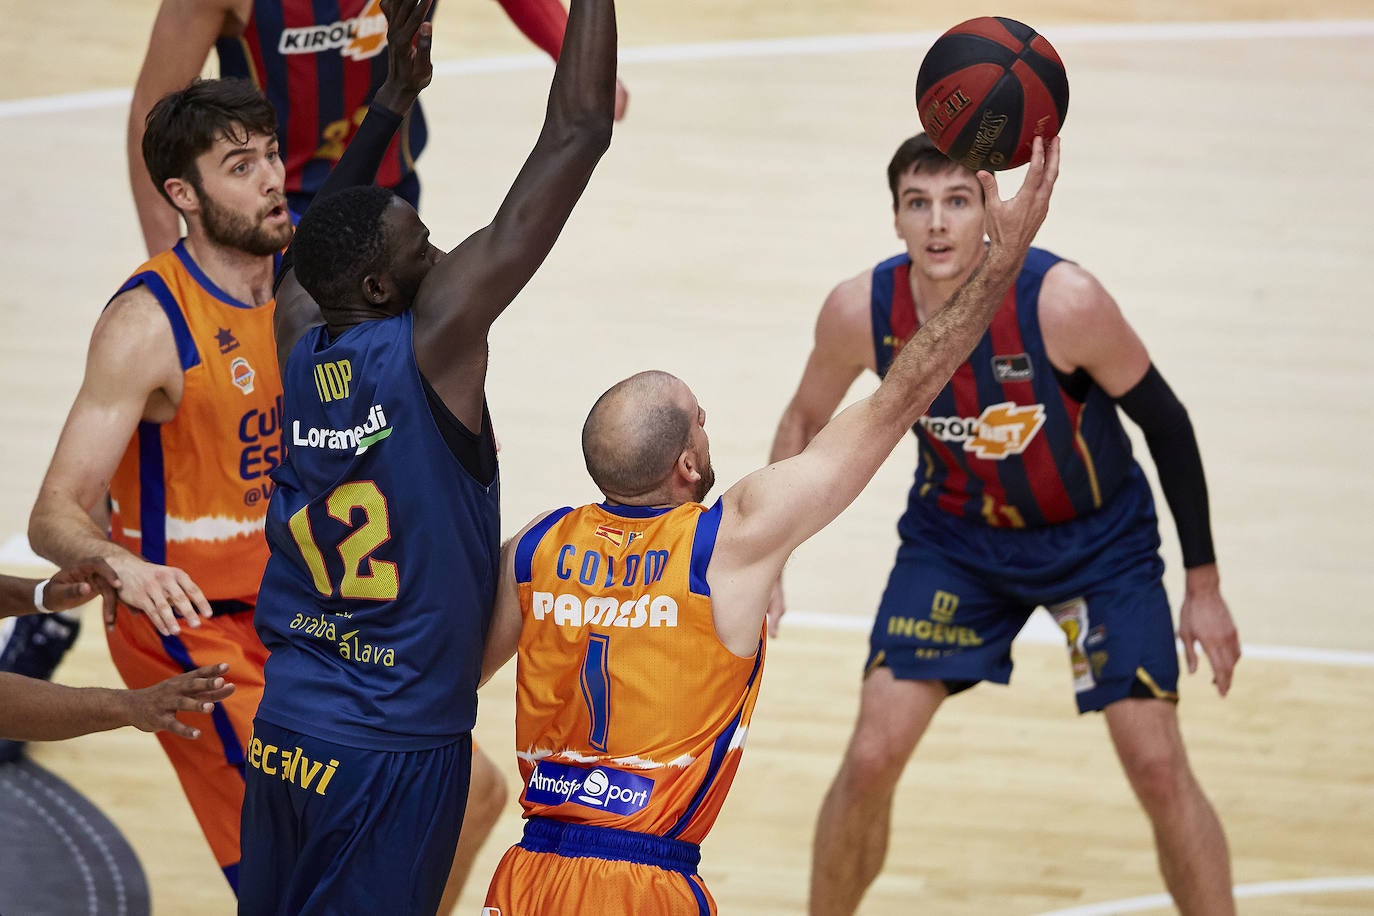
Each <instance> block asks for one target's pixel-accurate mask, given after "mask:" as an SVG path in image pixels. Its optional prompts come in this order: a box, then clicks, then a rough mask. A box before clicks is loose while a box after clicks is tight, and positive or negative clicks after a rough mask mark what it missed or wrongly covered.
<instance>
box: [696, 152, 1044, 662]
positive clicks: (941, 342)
mask: <svg viewBox="0 0 1374 916" xmlns="http://www.w3.org/2000/svg"><path fill="white" fill-rule="evenodd" d="M1058 173H1059V141H1058V140H1057V139H1055V140H1052V141H1050V144H1049V149H1048V151H1046V149H1045V145H1044V143H1043V142H1042V141H1041V140H1039V139H1037V140H1036V141H1035V154H1034V158H1032V160H1031V164H1030V168H1029V169H1028V170H1027V173H1026V180H1025V183H1024V184H1023V185H1022V187H1021V190H1020V192H1019V193H1018V194H1017V195H1016V196H1015V197H1013V198H1012V199H1011V200H1008V201H1003V200H1001V199H1000V198H999V197H998V196H997V181H996V179H995V178H994V177H993V175H992V174H991V173H990V172H979V173H978V180H979V181H980V182H981V183H982V185H983V191H984V196H985V199H986V201H987V231H988V237H989V239H990V240H991V244H990V245H989V248H988V252H987V254H986V255H985V257H984V258H983V262H982V263H981V264H980V265H979V266H978V269H977V270H975V271H974V273H973V275H972V276H971V277H969V279H968V280H967V282H965V283H964V285H963V286H962V287H960V288H959V290H958V292H956V293H955V294H954V297H953V298H952V299H951V300H950V302H949V304H948V305H946V306H945V307H944V308H943V309H941V310H940V312H939V314H938V315H936V316H935V318H933V319H932V320H931V321H929V322H927V323H926V324H925V325H923V326H922V327H921V329H920V330H919V331H917V333H916V335H915V336H914V337H912V339H911V340H910V341H909V342H908V343H907V345H906V346H905V347H903V348H902V351H901V353H900V354H899V355H898V356H897V359H896V360H894V361H893V364H892V367H891V368H890V369H889V370H888V373H887V375H886V376H885V377H884V379H883V382H882V384H881V385H879V386H878V390H877V391H875V392H874V393H873V394H871V395H870V396H868V397H867V398H865V399H864V400H862V401H859V402H858V403H856V404H853V405H851V406H850V407H849V408H847V409H845V410H844V411H842V412H841V413H840V414H839V415H838V416H836V417H835V418H834V419H833V420H831V421H830V422H829V423H828V424H826V426H825V428H824V429H822V430H821V431H820V432H819V433H818V434H817V435H816V437H815V438H814V439H812V440H811V443H810V444H809V445H808V446H807V447H806V449H805V450H803V451H802V453H801V454H799V455H797V456H796V457H794V458H790V459H788V460H786V461H782V462H779V463H777V464H772V465H769V466H768V467H766V468H763V469H762V470H760V471H755V472H754V473H753V474H750V475H749V476H748V477H746V478H744V479H743V480H742V481H740V482H739V483H737V484H736V485H735V486H733V487H731V488H730V489H729V490H728V491H726V493H725V495H724V496H723V497H722V499H723V502H724V517H723V518H722V521H721V527H720V536H719V538H718V539H717V542H716V552H715V554H714V555H713V559H712V561H711V567H710V570H709V572H708V574H707V579H708V581H709V582H710V584H711V589H712V596H713V600H715V601H716V603H717V605H718V606H720V607H726V606H733V607H736V608H739V609H740V611H741V613H739V614H737V615H735V617H736V618H737V619H736V620H735V621H733V623H737V624H738V625H739V630H738V631H735V632H734V633H733V634H732V633H727V632H726V627H722V619H721V617H720V616H719V615H718V616H717V629H718V630H719V631H721V636H722V639H726V640H727V645H730V642H729V641H728V640H730V638H731V636H732V635H734V636H738V637H739V640H738V645H741V646H747V645H748V638H749V635H750V631H752V634H753V636H754V638H757V634H758V628H759V626H760V625H761V623H762V615H763V609H764V606H765V604H766V601H767V598H768V592H769V590H770V589H771V587H772V584H773V582H774V580H775V579H776V578H777V576H778V573H779V572H780V571H781V570H782V564H783V563H784V562H785V560H786V559H787V557H788V555H789V554H790V553H791V552H792V551H793V550H794V549H795V548H796V546H797V545H798V544H800V543H802V542H803V541H805V540H806V539H807V538H809V537H811V535H813V534H815V533H816V532H817V531H819V530H820V529H821V528H823V527H825V526H826V525H827V524H829V523H830V522H831V521H833V520H834V519H835V517H836V516H838V515H839V514H840V513H841V512H842V511H844V509H845V508H846V507H847V506H848V505H849V504H850V503H851V502H853V501H854V498H855V497H856V496H858V495H859V493H860V491H862V490H863V488H864V487H865V486H866V485H867V484H868V481H869V480H870V479H871V478H872V477H873V475H874V474H875V473H876V472H877V470H878V468H879V466H880V465H881V464H882V462H883V461H884V460H885V459H886V458H887V456H888V454H889V453H891V451H892V449H893V448H894V447H895V446H896V444H897V443H898V442H899V441H901V439H902V437H903V436H904V435H905V434H906V431H907V429H908V428H909V427H910V426H911V424H912V423H914V422H916V419H917V418H918V417H920V415H921V414H922V413H924V412H925V410H926V408H927V407H928V406H929V405H930V402H931V401H932V400H934V398H935V396H936V395H937V394H939V393H940V389H941V388H943V387H944V386H945V384H946V383H947V382H948V381H949V378H950V376H951V375H952V374H953V373H954V370H955V369H956V368H958V366H959V364H960V363H961V362H963V361H964V360H965V359H967V358H968V355H969V353H970V352H971V351H972V350H973V347H974V345H975V344H976V343H977V342H978V339H979V338H980V337H981V336H982V334H983V332H984V331H985V330H986V329H987V326H988V322H989V321H991V320H992V316H993V315H994V314H996V312H997V309H998V307H999V306H1000V304H1001V302H1002V299H1003V297H1004V296H1005V294H1006V291H1007V288H1008V287H1009V286H1010V285H1011V283H1012V281H1013V280H1014V279H1015V278H1016V275H1017V273H1018V272H1019V271H1020V269H1021V264H1022V262H1023V261H1024V260H1025V257H1026V251H1027V249H1028V248H1029V247H1030V244H1031V242H1032V241H1033V240H1034V238H1035V233H1036V231H1037V230H1038V229H1039V228H1040V224H1041V223H1042V222H1043V221H1044V219H1045V215H1046V213H1047V212H1048V211H1049V202H1050V195H1051V193H1052V191H1053V189H1054V182H1055V178H1056V177H1057V176H1058ZM718 583H719V585H720V586H721V588H720V591H719V592H718V591H717V585H718ZM746 611H747V613H746ZM725 622H726V624H727V627H728V626H729V625H731V623H732V621H728V620H727V621H725Z"/></svg>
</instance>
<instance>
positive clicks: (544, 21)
mask: <svg viewBox="0 0 1374 916" xmlns="http://www.w3.org/2000/svg"><path fill="white" fill-rule="evenodd" d="M498 2H499V3H500V4H501V8H502V9H504V10H505V11H506V15H507V16H509V17H510V21H511V22H513V23H515V27H516V28H518V29H519V30H520V31H521V32H523V33H524V34H525V37H526V38H528V39H529V40H530V41H532V42H533V43H534V44H535V45H536V46H538V47H539V48H540V49H542V50H543V51H544V53H545V54H547V55H549V57H552V58H553V59H554V60H558V55H559V50H560V49H561V48H562V46H563V33H564V32H565V31H566V30H567V27H568V11H567V10H565V9H564V8H563V4H561V3H559V2H558V0H498Z"/></svg>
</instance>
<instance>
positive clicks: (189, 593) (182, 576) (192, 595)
mask: <svg viewBox="0 0 1374 916" xmlns="http://www.w3.org/2000/svg"><path fill="white" fill-rule="evenodd" d="M175 572H176V580H177V585H179V586H181V590H182V591H183V592H185V593H186V597H187V598H189V599H190V600H191V603H192V604H194V605H195V606H196V610H198V611H200V616H202V617H213V616H215V612H214V610H213V609H212V608H211V607H210V602H209V601H206V600H205V595H204V593H202V592H201V590H200V586H198V585H196V583H195V580H194V579H192V578H191V577H190V576H188V575H186V573H185V572H183V571H182V570H180V569H178V570H176V571H175ZM188 618H189V615H188Z"/></svg>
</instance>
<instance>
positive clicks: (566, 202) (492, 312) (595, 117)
mask: <svg viewBox="0 0 1374 916" xmlns="http://www.w3.org/2000/svg"><path fill="white" fill-rule="evenodd" d="M615 55H616V31H615V4H614V3H613V2H612V0H573V4H572V11H571V13H570V14H569V16H568V32H567V36H566V39H565V41H564V43H563V53H562V54H561V55H560V56H559V58H558V66H557V67H555V68H554V75H553V85H552V87H551V88H550V90H549V104H548V110H547V113H546V114H545V118H544V127H543V129H542V130H541V131H540V134H539V139H538V140H537V141H536V142H535V145H534V149H533V151H531V153H530V155H529V158H528V159H526V160H525V164H524V166H522V167H521V169H520V172H519V174H518V175H517V176H516V178H515V182H514V183H513V184H512V185H511V189H510V191H509V192H508V193H507V194H506V198H505V200H504V201H502V203H501V206H500V208H499V209H498V210H497V212H496V216H495V218H493V219H492V221H491V224H490V225H488V226H486V227H484V228H482V229H479V230H478V231H477V232H475V233H473V234H472V235H471V236H469V237H468V238H467V239H466V240H465V241H464V242H463V243H462V244H460V245H459V246H458V247H457V248H455V249H454V250H453V251H452V252H450V253H449V254H448V255H446V256H445V257H443V258H442V259H441V260H440V261H439V263H438V264H436V265H435V266H434V268H433V270H431V271H430V272H429V275H428V276H427V277H426V278H425V281H424V283H422V284H421V286H420V291H419V294H418V295H417V297H416V301H415V306H414V313H415V356H416V359H417V360H418V362H419V365H420V371H421V372H423V373H424V375H425V378H427V379H428V380H429V382H430V384H432V385H433V386H434V389H435V391H436V392H438V394H439V396H440V397H442V398H443V399H444V402H445V403H446V404H447V405H448V407H449V409H450V410H452V411H453V413H454V415H455V416H457V418H458V419H459V420H460V421H462V422H463V423H464V424H465V425H466V426H467V427H468V428H469V429H477V428H478V427H479V426H480V424H481V417H482V398H483V385H484V382H485V378H486V359H487V332H488V330H489V329H490V328H491V324H492V322H493V321H495V320H496V318H497V317H498V316H499V315H500V314H501V313H502V312H503V311H504V310H505V308H506V306H508V305H510V303H511V301H512V300H514V299H515V296H516V294H518V293H519V292H520V290H522V289H524V287H525V284H526V283H528V282H529V280H530V278H531V277H533V276H534V272H535V271H536V270H538V269H539V265H540V264H542V263H543V262H544V258H545V257H547V256H548V253H549V250H550V249H552V248H553V243H554V241H555V240H557V238H558V236H559V233H561V232H562V231H563V226H564V224H565V223H567V221H568V217H569V216H570V215H571V214H572V210H573V206H574V205H575V204H576V203H577V201H578V199H579V198H580V197H581V196H582V191H583V189H585V188H586V186H587V182H588V180H590V178H591V176H592V170H593V169H594V168H595V167H596V164H597V162H598V161H599V160H600V159H601V156H602V154H603V153H604V152H605V151H606V149H607V147H608V146H609V144H610V140H611V123H612V109H613V105H614V101H615V63H616V60H615Z"/></svg>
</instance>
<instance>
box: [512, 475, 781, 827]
mask: <svg viewBox="0 0 1374 916" xmlns="http://www.w3.org/2000/svg"><path fill="white" fill-rule="evenodd" d="M720 516H721V504H720V503H719V502H717V503H716V504H715V505H714V506H712V507H711V508H710V509H707V508H706V507H705V506H703V505H701V504H699V503H688V504H686V505H682V506H678V507H676V508H674V509H645V508H638V507H631V506H604V505H590V506H583V507H581V508H579V509H569V508H564V509H561V510H558V511H555V512H553V513H552V514H550V515H549V516H548V517H547V518H545V519H543V520H542V521H541V522H540V523H539V524H538V525H536V526H535V527H534V528H532V529H530V531H529V532H528V533H527V534H526V535H525V536H524V537H523V538H522V539H521V541H520V543H519V544H518V545H517V547H516V554H515V574H516V581H517V584H518V589H519V596H520V606H521V613H522V615H523V623H522V628H521V634H520V643H519V660H518V668H517V675H516V680H517V684H516V701H517V712H516V726H515V729H516V736H515V737H516V746H517V753H518V756H519V763H520V772H521V775H522V776H523V777H524V782H525V788H524V792H523V793H522V795H521V804H522V805H523V806H524V808H525V813H526V816H542V817H549V818H555V819H557V820H560V821H565V822H571V823H578V824H589V825H593V826H601V827H615V828H618V829H621V830H631V831H636V832H638V833H646V834H653V835H657V836H662V837H667V838H671V839H677V840H681V841H684V842H687V843H700V842H701V840H702V838H703V837H705V836H706V834H707V832H708V831H709V830H710V829H711V825H712V824H713V823H714V822H715V819H716V816H717V814H718V813H719V812H720V807H721V804H722V803H723V802H724V801H725V795H726V793H727V792H728V791H729V789H730V784H731V782H732V781H733V780H734V777H735V771H736V770H737V769H738V767H739V761H740V755H741V753H742V752H743V747H744V740H745V736H746V734H747V732H748V729H749V719H750V716H751V715H752V714H753V711H754V703H755V701H756V700H757V698H758V690H759V680H760V678H759V674H760V670H761V668H762V665H763V656H764V644H763V634H762V632H760V634H759V637H760V639H759V648H758V651H757V652H755V653H754V655H753V656H752V657H749V658H741V657H739V656H737V655H735V654H734V653H732V652H731V651H730V650H728V649H726V648H725V646H723V645H722V644H721V642H720V639H719V637H718V636H717V635H716V627H715V621H714V619H713V618H712V610H711V592H710V587H709V586H708V585H707V583H706V570H707V567H708V566H709V564H710V562H711V553H712V550H713V549H714V547H715V539H716V531H717V529H718V528H719V526H720Z"/></svg>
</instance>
